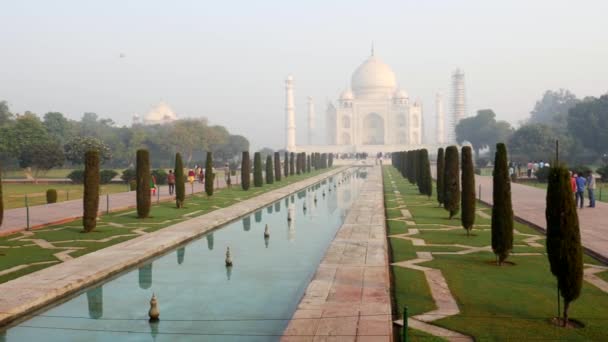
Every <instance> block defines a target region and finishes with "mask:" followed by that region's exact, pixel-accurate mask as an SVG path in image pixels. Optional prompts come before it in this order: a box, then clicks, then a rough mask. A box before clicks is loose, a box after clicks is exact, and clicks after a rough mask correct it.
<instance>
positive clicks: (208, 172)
mask: <svg viewBox="0 0 608 342" xmlns="http://www.w3.org/2000/svg"><path fill="white" fill-rule="evenodd" d="M214 179H215V173H213V154H212V153H211V151H209V152H207V160H205V193H207V196H213V181H214Z"/></svg>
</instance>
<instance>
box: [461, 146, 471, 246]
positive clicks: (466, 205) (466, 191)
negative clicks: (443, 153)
mask: <svg viewBox="0 0 608 342" xmlns="http://www.w3.org/2000/svg"><path fill="white" fill-rule="evenodd" d="M461 176H462V197H461V198H462V200H461V202H462V212H461V213H460V222H461V223H462V227H463V228H464V229H466V231H467V235H469V233H470V232H471V229H472V228H473V224H475V167H474V166H473V154H472V151H471V147H470V146H464V147H463V148H462V173H461Z"/></svg>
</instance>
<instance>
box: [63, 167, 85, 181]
mask: <svg viewBox="0 0 608 342" xmlns="http://www.w3.org/2000/svg"><path fill="white" fill-rule="evenodd" d="M67 177H68V178H69V179H70V180H71V181H72V182H74V183H76V184H82V183H84V170H74V171H72V172H70V173H69V174H68V176H67Z"/></svg>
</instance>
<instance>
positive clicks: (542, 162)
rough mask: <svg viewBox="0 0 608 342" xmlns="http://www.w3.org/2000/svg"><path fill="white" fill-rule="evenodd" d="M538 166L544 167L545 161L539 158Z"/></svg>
mask: <svg viewBox="0 0 608 342" xmlns="http://www.w3.org/2000/svg"><path fill="white" fill-rule="evenodd" d="M538 166H539V167H540V168H541V169H542V168H543V167H545V162H544V161H542V160H541V161H540V163H538Z"/></svg>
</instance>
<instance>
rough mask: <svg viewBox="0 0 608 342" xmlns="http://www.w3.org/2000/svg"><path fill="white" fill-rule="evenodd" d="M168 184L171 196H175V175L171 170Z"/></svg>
mask: <svg viewBox="0 0 608 342" xmlns="http://www.w3.org/2000/svg"><path fill="white" fill-rule="evenodd" d="M167 184H169V195H173V192H174V191H175V174H174V173H173V170H169V174H168V175H167Z"/></svg>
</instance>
